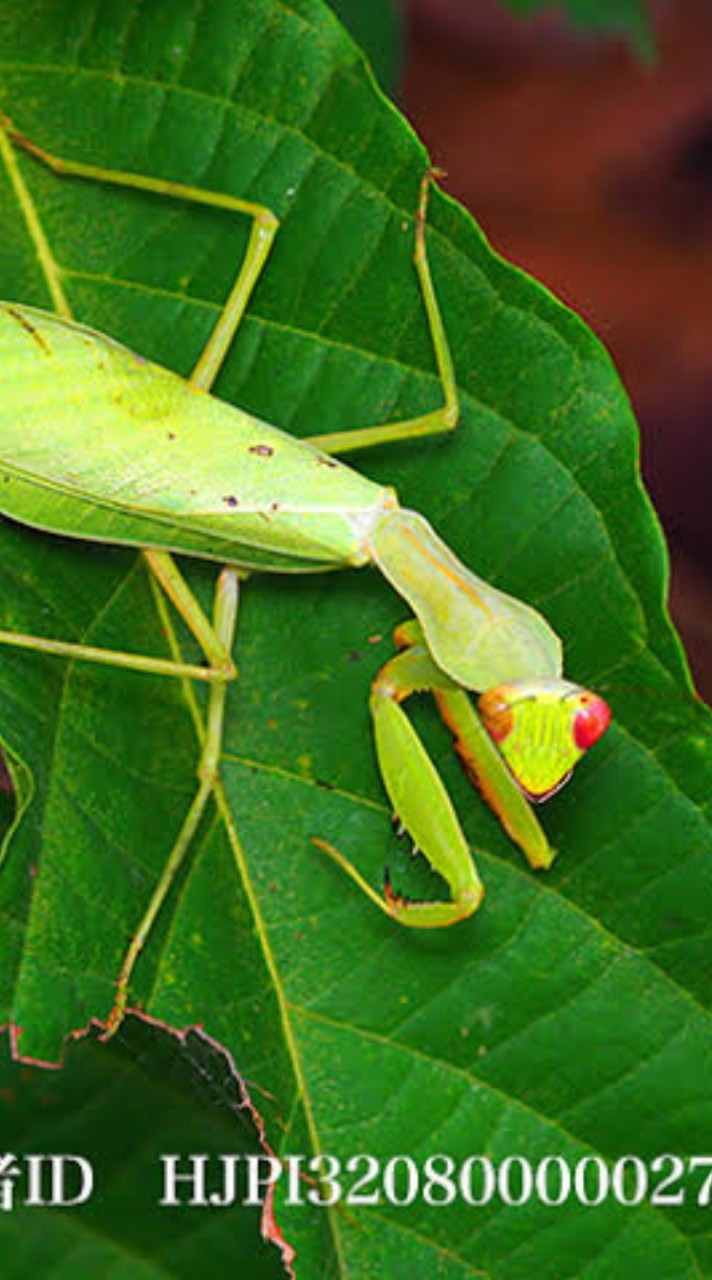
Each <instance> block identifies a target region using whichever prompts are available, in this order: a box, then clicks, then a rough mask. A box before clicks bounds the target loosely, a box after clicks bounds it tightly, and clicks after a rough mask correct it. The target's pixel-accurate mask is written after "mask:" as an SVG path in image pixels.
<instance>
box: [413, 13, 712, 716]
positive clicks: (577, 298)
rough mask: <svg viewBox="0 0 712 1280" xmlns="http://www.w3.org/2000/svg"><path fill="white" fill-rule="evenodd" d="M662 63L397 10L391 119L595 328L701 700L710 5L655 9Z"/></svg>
mask: <svg viewBox="0 0 712 1280" xmlns="http://www.w3.org/2000/svg"><path fill="white" fill-rule="evenodd" d="M650 8H651V15H652V19H653V24H654V27H655V33H656V39H657V45H658V54H657V60H656V62H655V63H654V64H653V65H648V66H646V65H644V64H642V63H641V61H640V60H639V59H638V58H637V57H636V55H635V54H634V53H633V52H632V51H631V50H630V48H628V47H627V46H626V45H625V44H623V43H622V42H619V41H617V40H612V39H604V38H601V37H599V36H596V37H595V38H594V37H590V36H584V35H583V34H577V33H576V32H574V31H572V29H571V27H570V25H568V24H567V23H566V22H565V21H564V20H563V19H560V18H557V17H556V16H554V15H552V14H546V15H539V16H537V17H535V18H529V19H526V20H522V19H516V18H513V17H510V16H509V15H508V14H507V13H506V12H505V10H504V8H503V6H502V4H501V3H498V0H409V2H408V3H407V5H406V13H407V19H408V23H407V26H408V52H407V59H406V68H405V76H404V87H403V92H402V95H401V99H402V105H403V107H404V108H405V111H406V113H407V115H408V116H409V117H410V119H411V120H412V122H413V124H414V125H415V127H416V128H417V130H418V132H419V133H420V134H421V136H422V137H423V139H424V141H425V143H426V145H427V146H428V148H429V150H430V152H431V155H432V157H433V160H434V161H435V162H436V163H439V164H442V165H443V167H444V168H446V169H447V172H448V178H447V182H446V187H447V190H448V191H449V192H450V193H451V194H452V195H454V196H456V197H457V198H458V199H459V200H461V201H462V202H463V203H464V204H466V205H467V206H468V207H469V209H470V210H471V211H472V212H473V214H474V215H475V217H476V218H477V220H478V222H479V223H480V224H481V225H482V227H483V228H484V230H485V232H486V234H487V235H488V237H489V239H490V240H491V242H492V244H493V246H494V248H496V249H497V250H498V251H499V252H501V253H502V254H503V255H505V256H506V257H507V258H509V259H511V260H512V261H513V262H516V263H518V264H519V265H520V266H522V267H524V268H525V269H526V270H527V271H530V272H531V273H532V275H534V276H536V277H537V278H538V279H539V280H541V281H542V282H543V283H544V284H546V285H547V286H548V287H549V288H551V289H552V290H553V291H554V292H555V293H556V294H557V295H558V296H559V297H560V298H562V299H563V300H564V301H565V302H567V303H568V304H570V305H571V306H572V307H573V308H574V309H575V310H576V311H578V312H579V313H580V314H581V315H583V316H584V318H585V319H586V320H587V321H588V322H589V323H590V324H591V326H592V327H593V328H594V330H595V331H596V332H597V333H598V335H599V337H601V338H602V339H603V341H604V342H605V344H606V346H607V347H608V349H609V351H610V352H611V354H612V356H613V358H614V360H615V362H616V364H617V366H618V369H619V370H620V373H621V375H622V377H623V380H624V382H625V384H626V387H627V388H628V391H629V394H630V396H631V399H632V401H633V405H634V408H635V410H636V412H637V415H638V419H639V422H640V424H641V431H642V463H643V471H644V476H645V479H646V484H647V486H648V489H649V491H650V493H651V495H652V497H653V501H654V502H655V505H656V507H657V510H658V512H659V514H660V517H661V519H662V521H663V524H664V527H665V530H666V532H667V535H668V539H669V541H670V546H671V552H672V559H673V591H672V608H673V613H674V617H675V620H676V622H677V625H678V627H679V629H680V630H681V632H682V634H683V636H684V639H685V643H686V647H687V649H688V654H689V656H690V660H691V664H692V667H693V672H694V674H695V677H696V682H697V686H698V688H699V691H700V693H701V694H702V695H703V696H704V697H706V699H707V700H710V699H712V521H711V520H710V517H709V509H710V488H711V486H710V471H711V467H710V449H709V447H708V437H709V430H708V427H707V422H708V419H709V418H710V416H712V367H711V361H710V353H711V352H712V301H711V298H710V294H711V293H712V272H711V271H710V266H711V265H712V3H710V0H667V2H665V0H659V2H658V3H653V4H651V6H650Z"/></svg>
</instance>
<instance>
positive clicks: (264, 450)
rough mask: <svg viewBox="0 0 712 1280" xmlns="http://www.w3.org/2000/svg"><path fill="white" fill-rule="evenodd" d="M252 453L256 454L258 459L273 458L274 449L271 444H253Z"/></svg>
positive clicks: (251, 446)
mask: <svg viewBox="0 0 712 1280" xmlns="http://www.w3.org/2000/svg"><path fill="white" fill-rule="evenodd" d="M250 453H256V454H257V456H258V458H271V457H272V454H273V453H274V449H273V448H272V445H271V444H251V445H250Z"/></svg>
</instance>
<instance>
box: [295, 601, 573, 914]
mask: <svg viewBox="0 0 712 1280" xmlns="http://www.w3.org/2000/svg"><path fill="white" fill-rule="evenodd" d="M395 640H396V644H397V645H398V647H399V648H400V649H401V652H400V653H398V654H397V655H396V656H395V657H394V658H391V659H390V661H389V662H387V663H386V664H385V666H384V667H383V668H382V669H381V671H380V672H379V674H378V675H377V676H376V679H375V680H374V683H373V687H372V690H371V700H370V707H371V715H372V718H373V725H374V733H375V739H376V751H377V753H378V761H379V765H380V769H381V775H382V777H383V782H384V785H385V788H386V791H387V792H388V797H389V799H390V801H391V805H392V807H393V811H394V813H395V814H396V815H397V819H398V820H399V822H400V823H401V824H402V826H403V828H404V829H405V830H407V831H408V833H409V835H410V837H411V839H412V840H413V842H414V847H415V848H416V849H418V850H421V851H422V852H423V854H424V855H425V857H426V858H427V860H428V862H429V863H430V865H431V866H432V868H433V869H434V870H435V871H437V872H438V873H439V875H441V876H442V877H443V879H444V880H445V882H446V884H447V886H448V888H449V890H450V895H451V901H450V902H440V901H433V902H423V901H417V902H416V901H413V900H411V899H408V898H405V897H404V896H403V895H401V894H397V893H394V892H393V890H392V889H391V886H390V881H389V880H388V878H386V883H385V891H384V895H383V897H381V895H380V894H378V893H376V891H375V890H374V889H372V888H371V886H370V885H369V884H368V883H367V882H366V881H364V879H363V877H362V876H361V875H360V873H359V872H358V871H357V870H356V868H355V867H354V866H353V865H352V864H351V863H350V862H349V860H348V859H347V858H345V857H344V855H343V854H342V853H341V852H340V851H339V850H338V849H335V848H334V846H333V845H332V844H329V842H328V841H325V840H321V839H315V840H314V843H315V844H316V845H317V846H318V847H319V848H320V849H322V850H323V851H324V852H325V853H327V854H329V856H330V857H331V858H333V859H334V861H335V862H338V864H339V866H340V867H341V868H342V869H343V870H344V871H345V872H346V873H347V875H349V876H350V877H351V879H353V880H355V881H356V882H357V883H358V885H359V886H360V888H362V889H363V890H364V891H365V892H366V893H367V894H368V896H369V897H370V898H371V900H372V901H373V902H375V903H376V904H377V905H378V906H379V907H380V908H381V910H383V911H385V912H386V913H387V914H388V915H390V916H393V917H394V919H396V920H398V922H399V923H400V924H405V925H413V926H416V927H418V928H428V927H432V928H437V927H439V926H442V925H447V924H456V923H457V921H458V920H462V919H463V918H464V917H466V916H468V915H471V914H472V912H473V911H475V910H476V909H477V907H478V905H479V903H480V901H481V899H482V896H483V894H484V888H483V886H482V883H481V881H480V879H479V876H478V875H477V871H476V869H475V865H474V862H473V859H472V854H471V850H470V848H469V845H468V844H467V841H466V839H465V836H464V833H463V831H462V828H461V826H460V823H459V820H458V818H457V815H456V813H455V810H454V808H453V806H452V803H451V801H450V797H449V796H448V793H447V791H446V790H445V787H444V785H443V783H442V781H441V779H440V775H439V774H438V772H437V770H436V768H435V766H434V764H433V762H432V760H431V759H430V756H429V755H428V754H427V752H426V750H425V748H424V746H423V744H422V742H421V740H420V738H419V736H418V734H417V732H416V730H415V729H414V728H413V726H412V724H411V723H410V721H409V719H408V717H407V716H406V714H405V712H404V711H403V710H402V707H401V703H403V702H404V701H405V700H406V698H408V697H410V695H411V694H413V693H432V694H433V695H434V697H435V700H436V702H437V704H438V709H439V711H440V714H441V716H442V718H443V720H444V721H445V723H446V725H447V726H448V728H449V729H450V730H451V732H452V734H453V737H454V740H455V749H456V751H457V753H458V755H459V756H460V758H461V759H462V761H463V764H464V766H465V768H466V770H467V772H468V774H469V776H470V778H471V779H472V781H473V782H474V783H475V785H476V786H477V787H478V788H479V790H480V791H481V793H482V795H483V797H484V799H485V800H486V801H487V803H488V804H489V805H490V807H491V808H492V809H493V810H494V811H495V813H496V814H497V816H498V817H499V819H500V821H501V822H502V824H503V826H504V827H505V829H506V831H507V832H508V834H509V836H510V837H511V838H512V840H514V841H515V843H516V844H518V845H519V846H520V848H521V849H522V851H523V853H524V855H525V857H526V859H527V861H528V862H529V865H530V866H531V867H533V868H536V869H539V868H547V867H550V866H551V863H552V862H553V860H554V852H553V850H552V849H551V846H550V845H549V843H548V841H547V839H546V836H545V834H544V832H543V830H542V828H541V826H540V825H539V822H538V821H537V819H536V817H535V815H534V813H533V812H532V809H531V807H530V805H529V804H528V802H527V800H526V799H525V797H524V796H523V795H522V792H521V791H520V790H519V788H518V787H517V785H516V783H515V782H514V780H513V779H512V776H511V774H510V772H509V770H508V769H507V767H506V765H505V764H504V762H503V760H502V757H501V755H500V753H499V751H498V750H497V748H496V746H495V745H494V743H493V741H492V739H491V737H490V735H489V734H488V733H487V731H486V729H485V728H484V726H483V724H482V722H481V720H480V719H479V717H478V716H477V714H476V713H475V711H474V710H473V707H472V703H471V700H470V697H469V695H468V694H467V693H465V692H464V691H463V690H462V689H460V688H459V687H458V686H457V685H456V684H455V683H454V682H453V681H452V680H450V678H449V677H448V676H447V675H446V674H445V672H444V671H442V670H441V669H440V668H439V667H438V666H437V665H436V664H435V663H434V662H433V659H432V657H431V656H430V653H429V652H428V649H427V647H426V645H425V643H424V641H423V636H422V631H421V628H420V626H419V624H418V623H417V622H407V623H405V624H404V625H403V626H401V627H399V628H398V629H397V630H396V633H395Z"/></svg>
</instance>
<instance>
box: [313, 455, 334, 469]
mask: <svg viewBox="0 0 712 1280" xmlns="http://www.w3.org/2000/svg"><path fill="white" fill-rule="evenodd" d="M316 465H317V466H318V467H338V465H339V464H338V462H334V459H333V458H322V457H321V455H320V456H319V457H318V458H317V460H316Z"/></svg>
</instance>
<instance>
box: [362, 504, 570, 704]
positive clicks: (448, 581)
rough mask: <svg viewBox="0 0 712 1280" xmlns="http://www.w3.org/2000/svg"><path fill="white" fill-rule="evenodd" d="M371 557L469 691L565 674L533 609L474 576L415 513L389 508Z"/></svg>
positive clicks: (557, 647)
mask: <svg viewBox="0 0 712 1280" xmlns="http://www.w3.org/2000/svg"><path fill="white" fill-rule="evenodd" d="M368 543H369V549H370V553H371V557H372V559H373V560H374V562H375V564H377V565H378V568H379V569H380V570H381V572H382V573H383V575H384V576H385V577H386V578H387V579H388V581H389V582H390V583H391V585H392V586H393V587H394V588H395V590H396V591H397V592H398V593H399V595H401V596H403V598H404V599H405V600H407V602H408V604H409V605H410V607H411V609H412V610H413V612H414V613H415V615H416V617H417V619H418V621H419V622H420V625H421V626H422V628H423V631H424V633H425V638H426V641H427V644H428V647H429V649H430V651H431V653H432V656H433V658H434V659H435V661H436V663H437V664H438V666H439V667H440V668H441V670H443V671H445V672H446V673H447V674H448V675H449V676H450V677H451V679H452V680H454V681H456V682H457V684H459V685H463V686H464V687H465V688H468V689H477V690H484V689H490V688H491V687H492V686H493V685H498V684H501V683H503V682H506V681H509V680H518V679H525V678H534V679H538V678H539V677H546V678H552V677H554V678H555V677H558V676H560V675H561V644H560V641H559V639H558V637H557V636H556V634H555V633H554V632H553V631H552V629H551V627H550V626H549V624H548V622H546V620H545V619H544V618H542V616H541V614H539V613H537V612H536V610H535V609H532V608H531V607H530V606H529V605H526V604H524V603H523V602H522V601H521V600H517V599H516V598H515V597H514V596H509V595H506V594H505V593H504V592H503V591H498V590H497V588H496V587H492V586H490V585H489V584H488V583H487V582H484V581H483V580H482V579H481V578H478V577H476V575H475V574H474V573H471V572H470V570H469V569H468V568H466V566H465V565H464V564H462V563H461V561H460V560H458V559H457V556H455V555H454V554H453V552H452V551H451V550H450V548H449V547H448V546H446V544H445V543H444V542H443V541H442V539H441V538H439V537H438V535H437V534H436V533H435V531H434V529H432V528H431V526H430V525H429V524H428V522H427V520H425V519H424V518H423V517H422V516H420V515H418V514H417V512H415V511H406V510H403V509H402V508H401V507H395V508H394V509H391V510H387V511H384V512H383V514H382V515H381V516H380V517H379V519H378V521H377V522H376V523H375V525H374V527H373V528H372V529H371V530H370V532H369V538H368Z"/></svg>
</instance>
